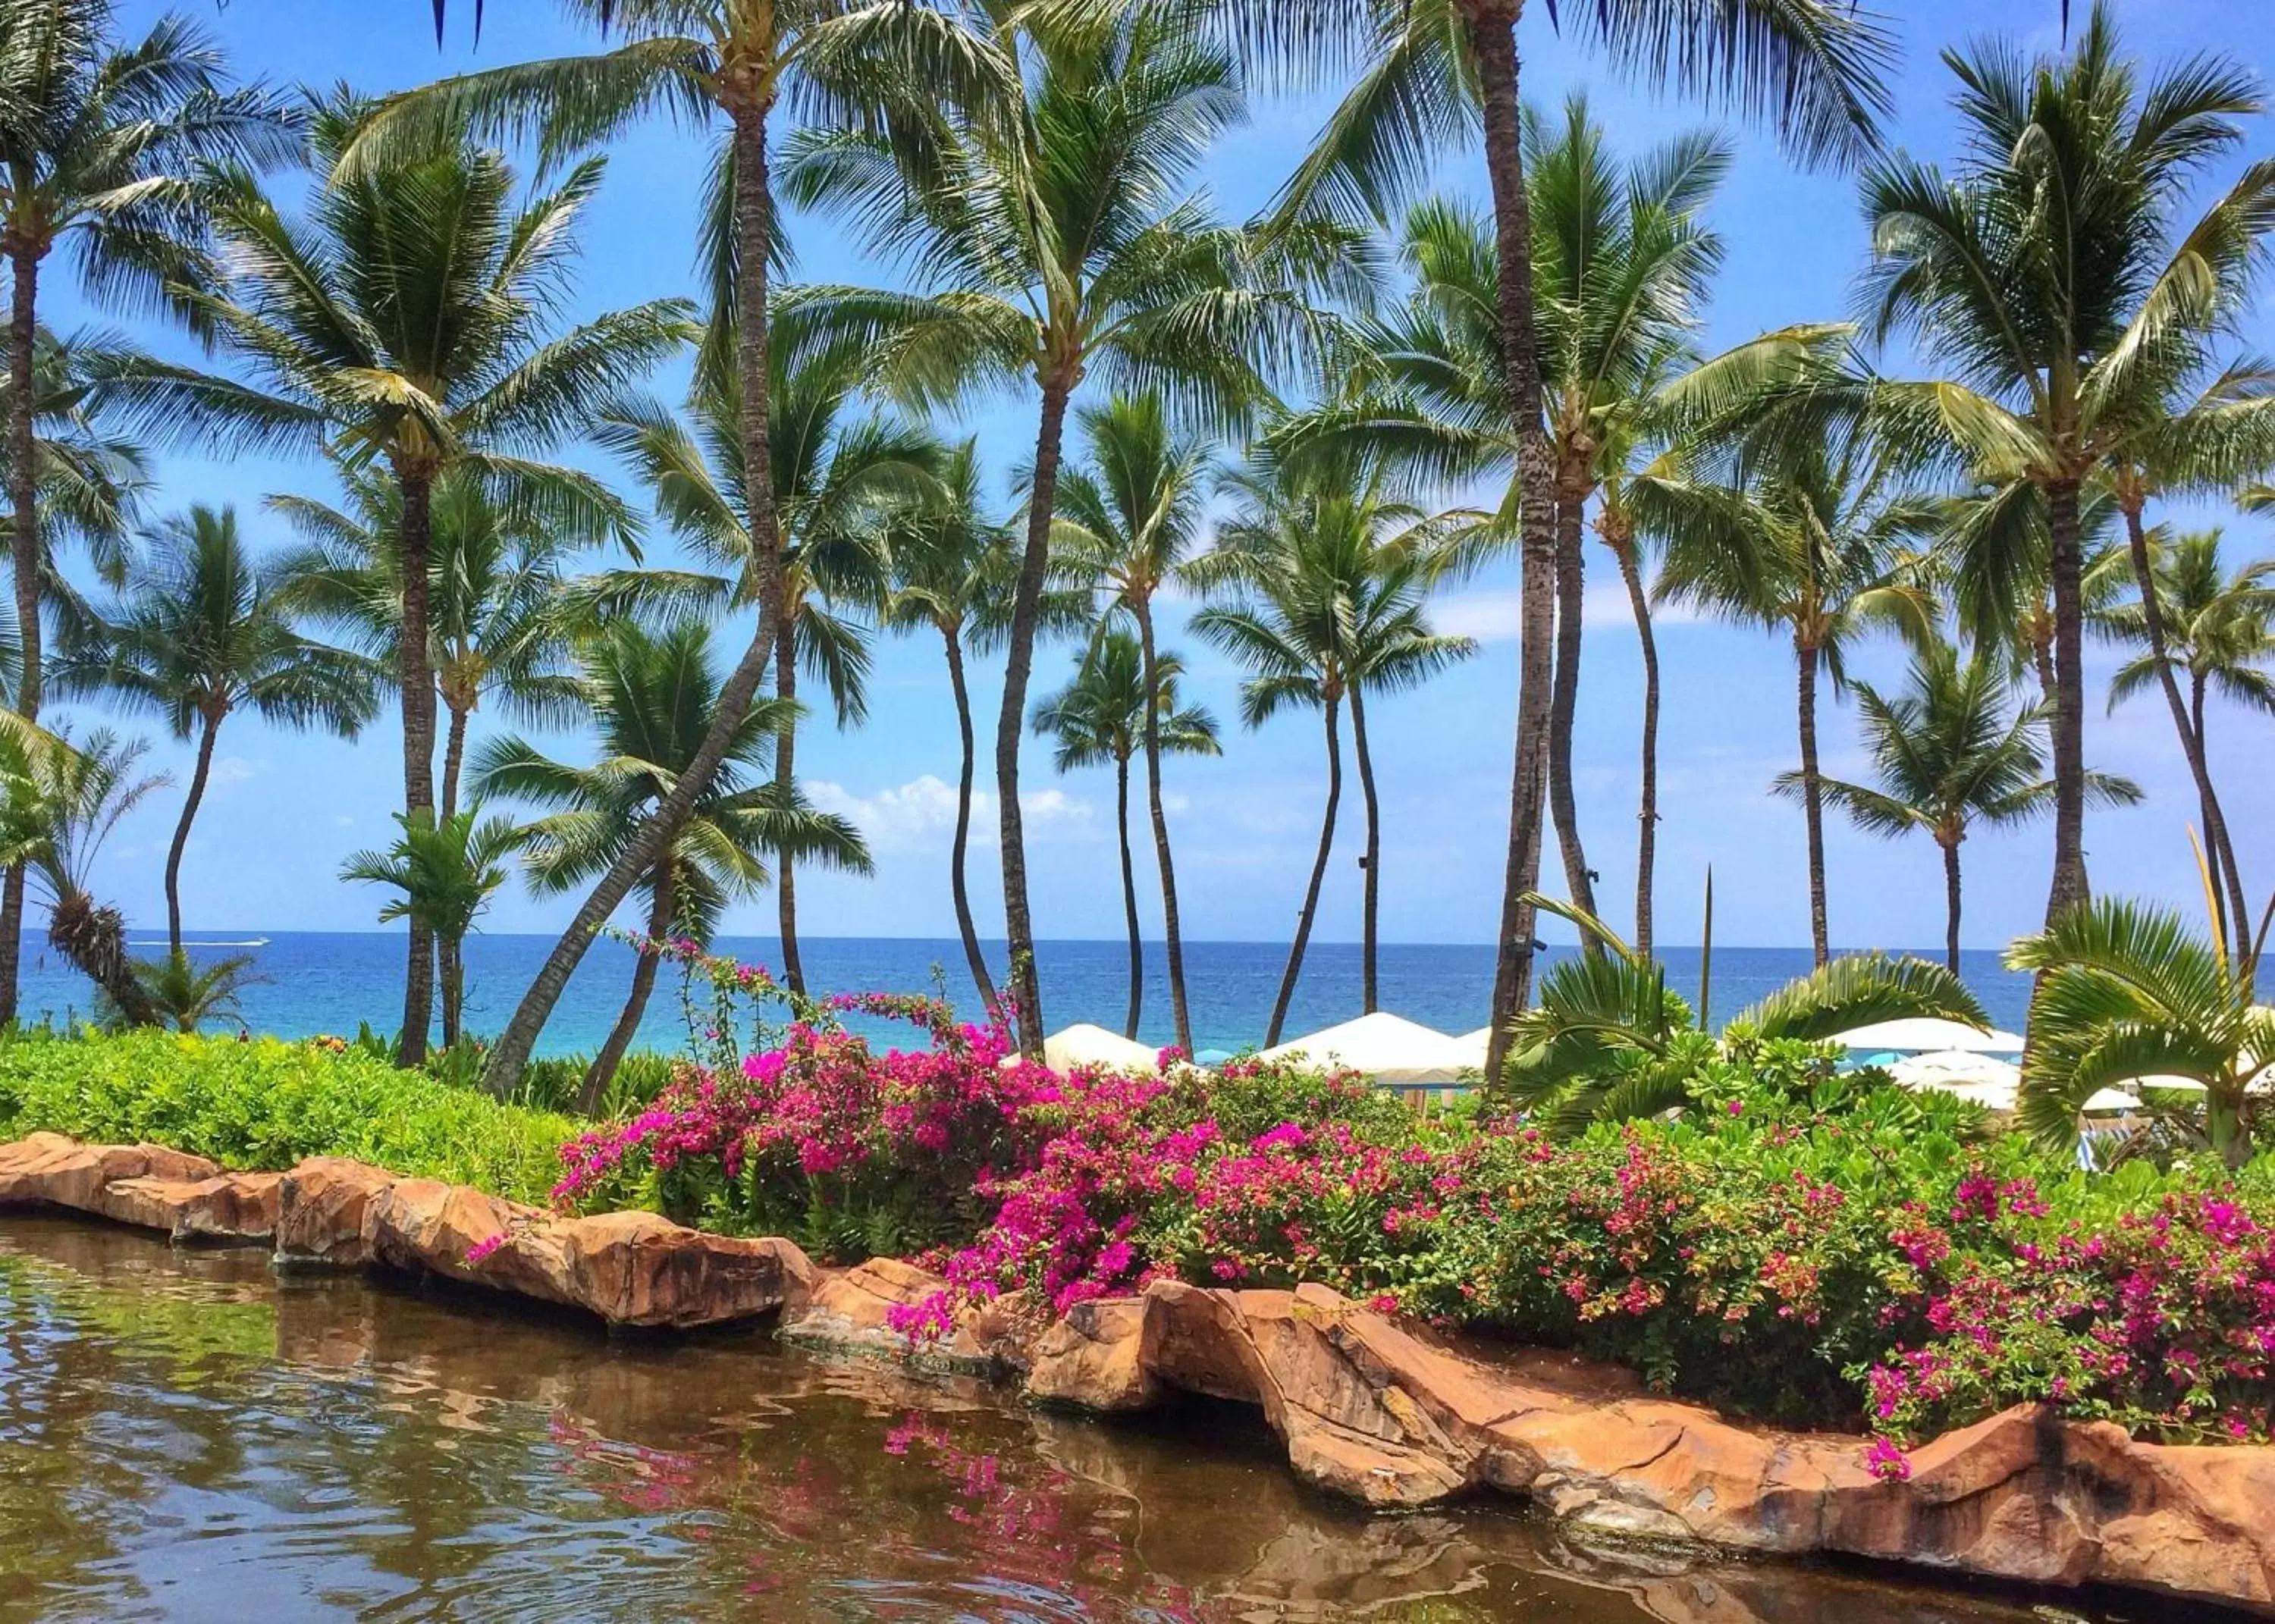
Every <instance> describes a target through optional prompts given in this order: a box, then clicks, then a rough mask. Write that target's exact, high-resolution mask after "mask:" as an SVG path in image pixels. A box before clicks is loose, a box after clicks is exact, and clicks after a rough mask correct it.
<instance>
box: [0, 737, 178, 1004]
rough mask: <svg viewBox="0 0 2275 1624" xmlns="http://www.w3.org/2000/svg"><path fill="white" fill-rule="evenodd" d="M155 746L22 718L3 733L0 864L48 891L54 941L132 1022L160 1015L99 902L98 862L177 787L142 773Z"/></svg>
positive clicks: (112, 913)
mask: <svg viewBox="0 0 2275 1624" xmlns="http://www.w3.org/2000/svg"><path fill="white" fill-rule="evenodd" d="M148 748H149V747H148V746H147V744H144V743H142V742H141V741H140V740H139V739H138V740H135V741H134V742H132V743H128V742H126V741H125V740H122V739H121V738H119V736H117V734H115V733H113V732H111V731H110V729H107V728H98V729H95V730H94V732H92V733H90V734H88V735H87V742H86V743H85V744H74V743H73V742H72V738H71V736H69V735H68V734H65V733H47V732H43V731H42V730H40V729H36V728H34V727H32V726H31V725H30V724H28V723H24V722H20V721H19V722H17V723H16V724H15V725H13V726H11V727H10V728H8V729H6V730H5V731H0V786H4V795H0V861H4V862H6V863H9V864H11V865H15V864H20V865H23V866H24V867H25V868H26V870H28V871H29V872H30V873H31V875H32V877H33V879H34V880H35V881H36V882H37V883H38V884H39V886H40V888H41V889H42V890H43V891H44V892H45V893H46V896H45V899H44V900H45V901H46V903H47V904H48V941H49V945H50V946H52V947H53V948H55V949H56V951H57V952H58V953H60V954H61V955H63V956H64V958H65V959H66V960H67V961H69V962H70V963H72V965H73V966H75V967H76V968H77V969H78V970H79V972H80V973H81V974H83V975H85V976H86V977H87V979H88V980H90V981H92V982H94V985H95V986H96V987H97V988H98V989H100V990H101V992H102V995H103V996H104V997H105V998H107V999H109V1000H110V1003H111V1006H112V1008H115V1009H116V1010H117V1012H118V1016H119V1018H120V1019H121V1020H123V1021H125V1023H126V1024H128V1025H129V1026H155V1025H156V1024H158V1023H159V1018H160V1016H159V1011H158V1008H157V1007H156V1006H155V1004H154V1003H152V1001H151V1000H150V995H149V993H147V992H146V991H145V990H144V989H143V986H142V983H141V981H140V978H138V977H137V976H136V975H135V973H134V966H133V963H132V961H130V960H129V959H128V958H127V956H126V920H125V916H124V915H122V914H121V913H120V912H119V911H118V910H117V909H116V908H113V907H111V906H110V904H108V903H98V902H96V901H95V900H94V894H93V890H92V886H93V882H94V859H95V857H96V856H97V855H98V854H99V853H100V852H101V851H102V845H103V842H105V841H106V840H108V839H110V832H111V831H112V830H113V829H114V828H116V827H118V820H120V819H122V818H124V817H125V816H126V815H127V814H128V813H129V812H132V811H133V810H134V809H135V808H136V807H137V806H139V805H140V804H142V803H143V802H144V801H145V800H147V799H148V798H149V797H151V796H153V795H155V794H156V793H157V792H158V791H159V790H161V789H164V788H165V787H166V786H167V785H168V784H169V783H170V782H172V781H171V780H170V779H168V778H167V777H166V776H165V775H164V774H153V775H150V776H147V777H138V776H137V775H136V769H137V768H138V767H139V766H140V763H141V759H142V757H143V754H144V752H146V751H147V749H148Z"/></svg>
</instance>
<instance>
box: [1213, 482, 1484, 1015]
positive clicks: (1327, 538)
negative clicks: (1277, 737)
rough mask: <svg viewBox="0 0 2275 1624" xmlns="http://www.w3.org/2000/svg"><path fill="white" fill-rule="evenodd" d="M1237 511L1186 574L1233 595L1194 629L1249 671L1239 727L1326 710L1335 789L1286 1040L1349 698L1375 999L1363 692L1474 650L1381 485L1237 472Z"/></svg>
mask: <svg viewBox="0 0 2275 1624" xmlns="http://www.w3.org/2000/svg"><path fill="white" fill-rule="evenodd" d="M1229 483H1230V486H1231V488H1232V489H1233V490H1234V491H1235V492H1236V494H1237V495H1238V496H1239V497H1240V499H1241V501H1242V504H1243V507H1242V511H1241V512H1240V513H1239V514H1238V515H1237V516H1236V517H1234V518H1233V519H1232V520H1231V521H1229V522H1228V523H1227V524H1226V525H1222V526H1221V527H1220V529H1219V531H1218V545H1217V548H1216V549H1215V550H1214V551H1213V552H1212V553H1210V554H1208V555H1205V556H1204V557H1201V558H1198V559H1196V560H1195V561H1194V562H1193V563H1192V565H1191V566H1190V570H1189V573H1190V578H1192V579H1193V580H1194V581H1195V582H1196V583H1198V584H1199V585H1202V586H1203V587H1205V588H1206V590H1209V591H1211V592H1213V593H1223V594H1228V595H1229V596H1230V597H1231V598H1232V600H1233V601H1231V602H1229V603H1218V604H1213V605H1212V606H1210V607H1209V608H1205V609H1203V610H1201V611H1200V613H1199V614H1198V615H1196V616H1194V617H1193V620H1192V629H1193V631H1194V634H1195V635H1196V636H1198V637H1199V638H1202V639H1203V640H1205V641H1206V642H1207V643H1208V644H1209V645H1210V646H1213V647H1214V648H1216V649H1218V650H1220V651H1221V652H1222V653H1227V654H1228V655H1230V656H1232V657H1233V658H1234V659H1236V660H1237V661H1240V662H1241V663H1242V664H1243V665H1244V666H1246V667H1248V668H1249V669H1250V670H1251V672H1253V673H1254V675H1253V676H1251V677H1250V678H1249V679H1248V680H1247V681H1246V682H1244V683H1243V684H1241V691H1240V714H1241V721H1242V724H1243V726H1246V727H1249V728H1258V727H1261V726H1263V724H1264V723H1265V722H1266V721H1269V720H1271V718H1272V717H1274V715H1277V714H1279V713H1280V712H1281V711H1282V710H1285V709H1287V708H1289V706H1297V707H1302V708H1307V709H1308V708H1311V707H1313V706H1316V707H1317V708H1318V709H1319V712H1320V713H1321V715H1322V717H1323V719H1324V721H1325V723H1326V750H1327V797H1326V807H1325V809H1324V812H1323V814H1322V816H1321V820H1320V827H1319V852H1318V855H1317V856H1316V857H1315V858H1314V859H1313V861H1312V865H1311V880H1310V883H1309V885H1308V886H1307V887H1306V888H1305V890H1304V906H1303V909H1302V911H1301V912H1300V913H1299V914H1298V915H1297V916H1296V939H1295V941H1294V943H1293V945H1292V946H1291V947H1290V948H1289V955H1288V967H1287V970H1286V971H1285V973H1284V974H1283V975H1282V976H1281V981H1280V993H1279V996H1278V998H1277V999H1276V1000H1275V1001H1274V1004H1273V1009H1272V1023H1271V1027H1270V1030H1269V1032H1268V1034H1267V1035H1266V1039H1265V1046H1266V1048H1269V1047H1271V1046H1273V1045H1274V1044H1276V1043H1278V1042H1279V1041H1280V1029H1281V1025H1282V1024H1283V1023H1285V1022H1286V1020H1287V1016H1288V1005H1289V1000H1290V999H1292V998H1293V997H1294V995H1295V992H1296V979H1297V978H1298V977H1299V976H1300V975H1301V974H1302V973H1303V968H1304V948H1305V947H1306V946H1307V945H1308V943H1309V942H1310V940H1311V924H1312V921H1313V919H1314V918H1315V917H1316V915H1317V914H1318V911H1319V889H1320V887H1321V885H1322V884H1323V883H1324V881H1325V880H1326V872H1327V859H1328V857H1329V856H1330V855H1331V854H1332V852H1333V850H1334V838H1335V818H1336V813H1337V811H1338V808H1339V806H1340V804H1341V802H1342V707H1343V706H1344V704H1345V703H1346V702H1348V703H1349V706H1350V713H1351V729H1352V738H1353V744H1354V746H1355V750H1356V754H1357V764H1358V770H1359V781H1360V788H1361V791H1362V793H1363V795H1364V798H1365V802H1366V866H1365V874H1366V880H1365V901H1364V932H1363V937H1364V988H1363V993H1364V1001H1365V1003H1366V1005H1367V1008H1368V1009H1369V1010H1370V1011H1371V1010H1372V1008H1374V1005H1375V994H1376V981H1375V973H1374V960H1375V950H1376V928H1375V916H1376V909H1377V905H1378V899H1379V895H1380V883H1381V867H1382V862H1381V853H1382V840H1381V816H1380V806H1379V800H1378V798H1377V796H1376V793H1375V782H1374V759H1373V752H1372V745H1371V743H1370V741H1369V738H1368V735H1367V730H1366V695H1367V694H1368V693H1370V692H1387V691H1396V690H1399V689H1403V688H1409V687H1412V686H1415V685H1417V684H1420V683H1423V682H1425V681H1426V680H1427V679H1428V678H1429V677H1431V676H1434V675H1436V674H1437V673H1438V672H1440V671H1442V670H1443V669H1445V668H1447V667H1448V666H1450V665H1452V664H1454V663H1455V662H1456V661H1461V660H1463V659H1466V658H1468V657H1469V656H1470V654H1473V653H1476V652H1477V645H1476V643H1475V642H1474V641H1472V640H1471V639H1470V638H1459V637H1447V636H1442V635H1440V634H1439V633H1436V632H1433V631H1431V630H1430V627H1429V623H1428V620H1427V618H1426V616H1425V611H1424V601H1425V597H1426V595H1427V593H1428V589H1429V585H1430V583H1431V581H1432V578H1434V576H1435V575H1436V573H1437V572H1438V567H1439V566H1438V562H1437V560H1436V558H1435V557H1434V556H1433V555H1432V548H1433V546H1434V544H1435V533H1434V530H1433V528H1432V525H1430V524H1429V523H1428V522H1427V521H1425V520H1424V519H1423V518H1422V517H1421V516H1420V515H1419V514H1418V513H1417V512H1416V511H1415V510H1411V509H1409V508H1406V507H1404V506H1402V505H1401V504H1399V503H1396V502H1391V501H1389V500H1388V499H1387V498H1386V497H1385V496H1384V495H1383V494H1382V489H1381V487H1380V486H1379V483H1371V482H1369V481H1366V480H1355V479H1351V478H1346V477H1337V476H1335V475H1334V473H1332V472H1330V471H1327V470H1325V469H1316V470H1313V471H1311V472H1305V473H1301V474H1299V473H1296V472H1294V471H1293V470H1290V469H1287V468H1284V467H1283V468H1281V469H1278V470H1263V471H1257V472H1248V473H1243V474H1242V475H1238V476H1236V477H1235V478H1234V480H1231V481H1230V482H1229Z"/></svg>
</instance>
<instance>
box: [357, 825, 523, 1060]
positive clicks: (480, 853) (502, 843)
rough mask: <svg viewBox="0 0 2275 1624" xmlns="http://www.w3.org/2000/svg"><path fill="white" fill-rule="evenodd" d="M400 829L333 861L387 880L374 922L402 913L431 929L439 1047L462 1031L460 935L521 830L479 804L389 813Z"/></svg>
mask: <svg viewBox="0 0 2275 1624" xmlns="http://www.w3.org/2000/svg"><path fill="white" fill-rule="evenodd" d="M393 816H394V818H395V821H396V822H397V824H398V825H399V826H401V827H402V830H403V833H402V835H400V836H398V837H397V840H396V842H395V843H394V844H393V845H392V846H389V848H388V849H387V850H384V851H359V852H356V853H354V854H352V855H351V857H349V858H348V860H347V861H346V862H344V863H343V864H341V865H340V878H341V879H343V880H352V881H355V882H357V883H359V884H363V885H382V886H388V887H390V888H393V889H395V890H397V891H398V892H400V893H402V895H399V896H397V897H396V898H395V899H394V900H393V901H392V902H389V903H387V904H386V905H385V906H384V907H382V909H381V910H379V918H380V922H381V923H382V924H388V923H389V922H391V921H393V920H396V919H407V920H411V921H413V922H415V923H417V924H418V925H421V926H423V927H424V928H425V929H426V930H427V931H428V932H430V933H432V934H433V935H434V938H435V945H436V948H437V949H438V952H439V956H440V959H441V971H442V976H441V979H442V1046H443V1047H445V1048H450V1047H451V1046H454V1045H456V1044H457V1041H458V1040H459V1039H460V1038H461V1037H463V1036H464V1035H465V1007H466V970H465V941H466V937H467V935H468V933H471V932H472V930H473V928H474V925H475V923H476V921H478V920H479V919H480V918H481V917H482V915H483V914H485V913H487V912H488V911H489V905H490V899H491V898H493V897H494V896H495V895H497V892H498V888H499V887H501V886H503V885H504V884H505V882H506V880H507V878H508V876H509V874H510V872H511V871H510V870H509V869H508V868H507V867H506V864H507V862H508V861H509V860H510V858H511V857H512V856H513V854H514V853H515V852H516V851H517V850H519V849H520V847H521V845H522V843H523V842H524V840H525V831H523V830H522V829H519V828H517V827H515V826H514V822H513V820H512V819H510V818H485V817H483V816H482V813H481V807H480V805H479V804H476V805H473V806H470V807H468V808H467V809H466V810H465V811H464V812H452V813H450V814H449V815H447V816H445V817H443V818H442V819H439V820H435V821H432V822H430V821H428V820H426V819H423V818H418V817H415V816H412V815H411V814H409V813H406V812H397V813H395V814H393Z"/></svg>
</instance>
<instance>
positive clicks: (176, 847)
mask: <svg viewBox="0 0 2275 1624" xmlns="http://www.w3.org/2000/svg"><path fill="white" fill-rule="evenodd" d="M220 733H221V721H220V719H219V718H218V717H215V716H211V715H208V717H207V718H206V719H205V729H204V731H203V732H201V733H200V734H199V736H198V764H197V766H196V767H193V768H192V769H191V772H190V792H189V794H188V795H186V796H185V797H183V800H182V818H181V821H180V822H178V823H177V824H176V825H175V826H174V843H173V844H172V845H171V846H170V847H168V848H167V849H166V949H167V951H168V952H169V953H170V954H171V955H172V956H174V957H176V958H179V957H181V956H182V853H183V851H184V850H186V849H187V847H188V846H189V843H190V825H191V824H193V823H194V822H195V821H196V820H197V816H198V803H199V802H200V801H202V800H204V799H205V798H206V780H207V778H208V776H210V775H211V774H212V772H213V759H214V740H215V738H216V737H218V736H220Z"/></svg>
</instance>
